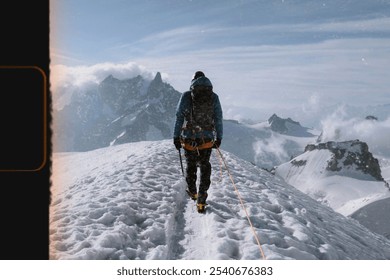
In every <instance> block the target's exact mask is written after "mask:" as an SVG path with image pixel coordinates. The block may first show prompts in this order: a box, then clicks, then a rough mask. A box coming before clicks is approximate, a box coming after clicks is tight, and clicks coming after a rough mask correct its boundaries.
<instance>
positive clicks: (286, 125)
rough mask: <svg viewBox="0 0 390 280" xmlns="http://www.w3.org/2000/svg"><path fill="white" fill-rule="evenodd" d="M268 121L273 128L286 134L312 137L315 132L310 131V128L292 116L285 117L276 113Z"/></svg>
mask: <svg viewBox="0 0 390 280" xmlns="http://www.w3.org/2000/svg"><path fill="white" fill-rule="evenodd" d="M268 123H269V125H270V128H271V130H273V131H275V132H278V133H280V134H286V135H291V136H300V137H310V136H313V134H311V133H309V132H308V128H306V127H303V126H301V124H300V123H299V122H297V121H294V120H292V119H291V118H287V119H283V118H281V117H279V116H278V115H276V114H273V115H272V116H271V117H270V118H269V119H268Z"/></svg>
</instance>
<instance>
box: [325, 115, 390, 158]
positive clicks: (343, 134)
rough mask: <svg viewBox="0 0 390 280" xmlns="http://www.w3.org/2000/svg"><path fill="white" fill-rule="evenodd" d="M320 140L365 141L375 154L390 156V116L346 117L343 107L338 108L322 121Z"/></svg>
mask: <svg viewBox="0 0 390 280" xmlns="http://www.w3.org/2000/svg"><path fill="white" fill-rule="evenodd" d="M321 124H322V136H321V141H322V142H327V141H339V142H340V141H349V140H356V139H359V140H360V141H363V142H366V143H367V144H368V146H369V150H370V151H371V152H372V153H373V154H376V155H380V156H386V157H389V156H390V142H389V139H390V118H388V119H386V120H384V121H376V120H367V119H361V118H348V116H347V113H346V111H345V108H344V107H340V108H338V110H336V111H335V112H334V113H333V114H331V115H329V116H328V117H327V118H325V119H324V120H323V121H322V122H321Z"/></svg>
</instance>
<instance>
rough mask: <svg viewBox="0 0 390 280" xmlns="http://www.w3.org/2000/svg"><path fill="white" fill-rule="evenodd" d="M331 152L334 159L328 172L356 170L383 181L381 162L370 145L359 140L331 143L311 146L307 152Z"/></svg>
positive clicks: (308, 146) (328, 166)
mask: <svg viewBox="0 0 390 280" xmlns="http://www.w3.org/2000/svg"><path fill="white" fill-rule="evenodd" d="M324 149H326V150H329V151H330V152H331V153H332V157H331V159H330V160H328V163H327V167H326V170H328V171H332V172H340V171H342V170H344V169H349V170H351V169H355V170H357V171H361V172H362V173H364V174H368V175H371V176H372V177H374V178H375V179H376V180H378V181H383V180H384V179H383V177H382V175H381V169H380V166H379V162H378V160H377V159H376V158H374V156H373V155H372V153H371V152H369V149H368V145H367V143H365V142H362V141H359V140H351V141H345V142H334V141H329V142H326V143H319V144H309V145H307V146H306V148H305V152H308V151H314V150H324Z"/></svg>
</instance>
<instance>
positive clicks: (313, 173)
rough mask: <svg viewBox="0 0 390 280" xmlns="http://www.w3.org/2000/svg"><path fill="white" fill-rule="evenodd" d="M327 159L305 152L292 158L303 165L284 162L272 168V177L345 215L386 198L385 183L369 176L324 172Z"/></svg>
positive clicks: (329, 155)
mask: <svg viewBox="0 0 390 280" xmlns="http://www.w3.org/2000/svg"><path fill="white" fill-rule="evenodd" d="M331 158H332V153H331V152H330V151H329V150H313V151H310V152H305V153H303V154H301V155H299V156H297V157H296V158H294V159H293V161H295V162H298V163H299V162H305V164H304V166H296V165H294V164H292V163H291V161H290V162H286V163H283V164H281V165H279V166H278V167H277V168H276V170H275V174H276V175H278V176H280V177H281V178H283V179H284V180H285V181H286V182H287V183H289V184H291V185H292V186H294V187H296V188H297V189H299V190H300V191H302V192H304V193H305V194H308V195H309V196H310V197H312V198H313V199H316V200H317V201H319V202H321V203H323V204H325V205H328V206H329V207H331V208H333V209H334V210H335V211H337V212H339V213H341V214H343V215H345V216H348V215H350V214H352V213H353V212H355V211H356V210H358V209H359V208H361V207H363V206H365V205H368V204H369V203H372V202H374V201H376V200H380V199H384V198H387V197H390V191H389V189H388V188H387V187H386V185H385V183H384V182H381V181H376V180H374V178H373V177H371V175H365V174H363V173H361V172H359V173H358V172H357V171H354V170H350V169H348V168H346V167H344V168H343V169H342V171H340V172H337V173H335V172H332V171H327V170H326V167H327V164H328V162H329V160H330V159H331ZM355 173H356V174H355ZM340 175H341V176H340ZM343 175H344V176H343ZM389 222H390V220H389Z"/></svg>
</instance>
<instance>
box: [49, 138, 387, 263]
mask: <svg viewBox="0 0 390 280" xmlns="http://www.w3.org/2000/svg"><path fill="white" fill-rule="evenodd" d="M222 153H223V155H224V158H225V160H226V162H227V165H228V168H229V169H230V172H231V175H232V177H233V178H234V182H235V183H236V186H237V188H238V190H239V193H240V195H241V197H242V199H243V201H244V202H245V206H246V209H247V211H248V213H249V217H250V219H251V221H252V224H253V226H254V228H255V232H256V234H257V236H258V238H259V240H260V242H261V244H262V246H261V248H262V250H263V252H264V254H265V257H266V258H267V259H390V241H389V240H387V239H385V238H384V237H383V236H380V235H376V234H373V233H372V232H370V231H369V230H367V229H366V228H365V227H362V226H361V225H360V224H359V223H357V222H356V221H354V220H353V219H350V218H346V217H345V216H343V215H341V214H338V213H336V212H334V211H333V210H332V209H331V208H329V207H326V206H323V205H321V204H320V203H318V202H316V201H315V200H313V199H312V198H310V197H309V196H307V195H305V194H303V193H302V192H300V191H298V190H297V189H296V188H294V187H292V186H290V185H288V184H286V183H284V182H283V181H282V180H280V179H277V178H275V177H274V176H273V175H272V174H270V173H268V172H265V171H263V170H261V169H259V168H258V167H256V166H254V165H252V164H251V163H249V162H246V161H244V160H242V159H239V158H238V157H236V156H234V155H233V154H230V153H228V152H226V151H222ZM212 165H213V174H212V186H211V187H210V191H209V199H208V203H209V206H210V208H209V210H208V212H207V213H206V214H203V215H202V214H198V213H197V212H196V211H195V208H194V202H193V201H191V200H189V199H188V198H187V197H186V195H185V192H184V188H185V183H184V180H183V177H182V174H181V170H180V164H179V157H178V152H177V150H175V149H174V147H173V144H172V143H171V141H170V140H164V141H160V142H137V143H129V144H122V145H118V146H113V147H108V148H102V149H97V150H93V151H89V152H83V153H60V154H54V155H53V173H52V174H53V177H52V181H53V184H52V197H53V199H52V201H53V202H52V204H51V206H50V255H51V259H261V253H260V249H259V246H258V245H257V243H256V241H255V237H254V234H253V232H252V230H251V228H250V226H249V223H248V220H247V218H246V215H245V212H244V210H243V208H242V206H241V205H240V203H239V200H238V196H237V194H236V193H235V191H234V188H233V186H232V183H231V181H230V179H229V177H228V174H227V171H226V169H225V168H223V169H222V171H221V168H220V160H219V158H218V157H217V155H216V152H215V151H214V152H213V155H212ZM221 172H222V173H221ZM383 214H385V213H383ZM378 215H379V213H378Z"/></svg>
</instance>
